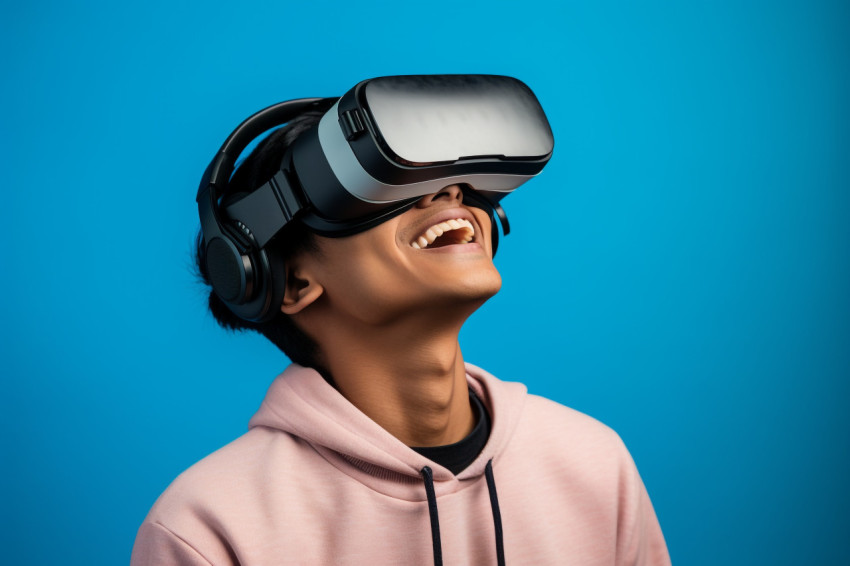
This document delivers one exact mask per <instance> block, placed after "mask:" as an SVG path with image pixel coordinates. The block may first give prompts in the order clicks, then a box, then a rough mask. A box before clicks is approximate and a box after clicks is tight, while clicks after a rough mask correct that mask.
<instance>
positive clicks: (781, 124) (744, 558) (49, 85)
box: [0, 0, 850, 565]
mask: <svg viewBox="0 0 850 566" xmlns="http://www.w3.org/2000/svg"><path fill="white" fill-rule="evenodd" d="M72 4H73V5H72ZM848 12H850V8H848V4H847V3H846V2H837V1H836V2H828V1H807V2H802V1H801V2H786V1H770V2H768V1H764V2H756V1H752V0H718V1H714V2H707V1H694V2H660V1H653V2H640V3H639V2H622V3H616V2H607V1H603V2H586V3H576V2H535V1H529V2H522V3H498V2H466V3H456V2H430V3H428V4H414V3H403V2H385V3H367V2H363V3H354V2H347V3H339V4H333V3H323V4H318V3H316V4H314V5H312V6H310V7H308V3H307V2H303V3H301V4H299V5H295V4H293V3H291V2H269V3H265V4H261V3H247V4H245V5H244V6H239V5H238V4H236V3H224V2H203V3H201V2H198V3H187V2H180V1H176V0H175V1H171V2H158V1H151V2H147V3H144V4H141V5H118V3H113V2H93V1H87V2H82V3H70V2H69V3H58V2H32V3H24V2H20V3H16V4H14V5H12V4H11V3H7V5H6V6H4V18H3V21H2V23H0V52H2V53H3V56H2V62H0V71H2V72H0V98H2V103H3V111H2V112H1V113H0V132H2V138H0V140H2V146H0V156H2V157H0V160H2V166H3V167H2V169H3V172H4V183H3V201H4V202H3V207H2V218H3V220H2V231H3V245H2V249H0V254H2V266H3V276H2V283H0V284H2V292H3V300H2V302H0V314H2V321H3V324H2V329H1V330H0V333H1V334H0V353H1V354H2V360H1V361H2V369H0V371H2V376H3V377H2V414H0V424H2V426H3V428H4V430H5V431H6V432H5V434H4V435H3V436H2V440H0V442H2V445H0V450H2V467H0V473H2V481H3V489H2V502H0V508H2V513H0V521H2V525H0V537H2V545H0V548H2V549H3V562H4V563H6V564H87V565H94V564H121V563H126V562H127V561H128V560H129V555H130V550H131V547H132V543H133V539H134V536H135V532H136V529H137V528H138V526H139V524H140V523H141V521H142V519H143V518H144V516H145V514H146V513H147V511H148V509H149V508H150V506H151V505H152V504H153V502H154V500H155V499H156V497H157V496H158V495H159V493H160V492H161V491H162V490H163V489H164V488H165V487H166V486H167V485H168V483H169V482H170V481H171V480H172V479H173V478H174V477H175V476H176V475H177V474H178V473H179V472H180V471H181V470H183V469H185V468H186V467H188V466H189V465H191V464H192V463H193V462H195V461H197V460H198V459H200V458H201V457H203V456H204V455H206V454H208V453H209V452H211V451H213V450H214V449H216V448H218V447H219V446H221V445H223V444H225V443H226V442H228V441H229V440H231V439H233V438H234V437H236V436H238V435H239V434H241V433H242V432H244V431H245V430H246V426H247V421H248V418H249V417H250V416H251V414H252V413H253V412H254V410H255V409H256V408H257V407H258V405H259V402H260V400H261V398H262V396H263V394H264V392H265V389H266V387H267V385H268V384H269V383H270V381H271V380H272V378H273V377H274V376H275V375H276V374H277V373H278V372H279V371H280V370H282V369H283V367H284V366H285V364H286V360H285V359H283V358H282V356H281V355H279V354H278V353H277V351H276V350H275V349H274V348H273V346H271V345H269V344H267V343H265V341H264V340H263V339H262V338H259V337H256V336H253V335H244V336H242V335H228V334H227V333H225V332H224V331H222V330H220V329H218V328H217V327H216V326H215V324H214V323H213V321H212V320H211V318H210V316H209V315H208V314H206V312H205V298H204V291H203V289H202V288H201V287H200V286H199V285H198V284H197V282H196V281H195V280H194V278H193V275H192V273H191V269H190V263H191V257H190V244H191V241H192V238H193V235H194V233H195V231H196V229H197V224H198V222H197V216H196V208H195V204H194V193H195V190H196V188H197V183H198V180H199V178H200V175H201V173H202V171H203V169H204V167H205V166H206V165H207V163H208V162H209V160H210V159H211V157H212V155H213V154H214V152H215V150H216V149H217V148H218V146H219V144H220V143H221V142H222V141H223V139H224V137H226V136H227V134H228V133H229V132H230V131H231V130H232V128H233V127H235V125H236V124H237V123H238V122H239V121H241V120H242V119H243V118H245V117H246V116H247V115H248V114H250V113H252V112H253V111H255V110H257V109H259V108H262V107H264V106H266V105H268V104H271V103H274V102H277V101H280V100H285V99H289V98H297V97H303V96H333V95H338V94H340V93H342V92H344V91H345V90H346V89H348V88H349V87H350V86H352V85H353V84H354V83H356V82H357V81H359V80H361V79H363V78H367V77H372V76H378V75H388V74H410V73H468V72H475V73H495V74H507V75H514V76H517V77H519V78H521V79H522V80H524V81H525V82H527V83H528V84H529V85H530V86H531V87H532V88H533V89H534V91H535V92H536V93H537V95H538V97H539V98H540V100H541V102H542V104H543V106H544V108H545V109H546V111H547V113H548V114H549V117H550V120H551V123H552V127H553V130H554V132H555V137H556V150H555V155H554V158H553V160H552V162H551V163H550V165H549V166H548V167H547V169H546V170H545V171H544V173H543V175H542V176H541V177H540V178H538V179H536V180H534V181H532V182H530V183H529V184H528V185H526V186H525V187H523V189H522V190H520V191H518V192H517V193H515V194H513V195H511V196H510V197H509V198H507V199H506V200H505V206H506V209H507V211H508V214H509V216H510V219H511V221H512V223H513V227H514V233H512V234H511V236H509V237H508V238H507V239H506V240H505V241H504V242H503V247H502V248H501V249H500V253H499V257H498V258H497V260H496V261H497V264H498V266H499V268H500V270H501V272H502V275H503V278H504V280H505V283H504V287H503V289H502V291H501V293H500V294H499V295H498V296H497V297H496V298H494V299H493V300H492V301H491V302H489V303H488V304H487V305H485V307H484V308H483V309H482V310H481V311H480V312H479V313H477V314H476V315H475V316H474V317H473V319H471V320H470V322H469V324H468V326H467V327H466V328H465V330H464V333H463V335H462V346H463V348H464V353H465V357H466V359H467V360H469V361H472V362H475V363H478V364H481V365H483V366H485V367H486V368H487V369H489V370H490V371H491V372H493V373H495V374H496V375H498V376H500V377H502V378H503V379H508V380H521V381H524V382H525V383H527V384H528V386H529V388H530V390H531V391H532V392H534V393H538V394H541V395H545V396H548V397H551V398H554V399H556V400H558V401H560V402H562V403H565V404H568V405H570V406H572V407H575V408H577V409H579V410H581V411H584V412H586V413H589V414H591V415H593V416H595V417H596V418H598V419H600V420H601V421H603V422H605V423H607V424H609V425H610V426H612V427H614V428H615V429H616V430H617V431H618V432H619V433H620V435H621V436H622V437H623V438H624V439H625V441H626V443H627V445H628V446H629V447H630V449H631V451H632V454H633V456H634V458H635V460H636V461H637V464H638V467H639V469H640V470H641V473H642V476H643V478H644V481H645V483H646V485H647V486H648V489H649V492H650V495H651V496H652V499H653V502H654V504H655V507H656V511H657V514H658V517H659V519H660V521H661V524H662V527H663V529H664V532H665V535H666V538H667V542H668V545H669V548H670V552H671V554H672V557H673V559H674V561H675V562H676V563H678V564H690V565H715V564H772V565H779V564H839V563H841V564H848V563H850V546H848V545H847V533H848V532H850V520H848V514H847V509H848V508H850V490H848V488H847V484H846V482H847V478H848V477H850V458H848V456H850V455H849V454H848V451H850V440H849V439H848V432H850V417H848V411H847V410H846V408H845V406H846V405H847V402H848V400H850V390H849V389H850V388H848V377H850V293H848V289H850V120H849V119H848V118H850V116H848V109H849V108H850V107H849V106H848V100H850V81H848V78H849V75H848V72H849V71H850V57H848V55H850V46H848V43H850V39H848V38H850V29H848V27H850V26H848V24H850V13H848Z"/></svg>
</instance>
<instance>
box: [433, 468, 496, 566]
mask: <svg viewBox="0 0 850 566" xmlns="http://www.w3.org/2000/svg"><path fill="white" fill-rule="evenodd" d="M421 474H422V478H423V479H424V480H425V495H426V496H427V497H428V515H429V516H430V518H431V543H432V545H433V548H434V566H443V547H442V543H441V542H440V518H439V517H438V516H437V493H436V492H435V491H434V473H433V472H432V471H431V468H430V467H428V466H425V467H424V468H422V470H421ZM484 475H485V476H486V478H487V491H488V493H489V494H490V510H491V511H492V513H493V527H494V528H495V531H496V562H497V564H498V566H505V546H504V540H503V537H502V513H501V511H500V510H499V497H498V495H496V479H495V478H494V477H493V460H492V459H490V460H488V461H487V467H485V468H484Z"/></svg>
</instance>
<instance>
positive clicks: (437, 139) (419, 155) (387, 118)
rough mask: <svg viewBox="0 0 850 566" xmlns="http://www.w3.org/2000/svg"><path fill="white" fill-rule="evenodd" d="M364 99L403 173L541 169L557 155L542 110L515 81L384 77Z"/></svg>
mask: <svg viewBox="0 0 850 566" xmlns="http://www.w3.org/2000/svg"><path fill="white" fill-rule="evenodd" d="M360 99H361V100H360V102H361V104H363V106H364V107H365V108H366V109H367V112H368V114H369V116H370V118H371V119H372V125H373V127H374V128H375V134H376V137H377V138H378V141H379V142H380V143H381V145H382V146H383V149H384V150H385V151H386V152H387V154H388V157H390V158H392V159H393V160H394V161H396V162H398V163H400V164H403V165H412V166H422V165H434V164H441V163H454V162H457V161H463V160H475V159H481V158H493V159H507V160H533V161H536V160H539V159H541V158H543V157H546V156H548V155H549V154H551V153H552V147H553V145H554V138H553V136H552V131H551V129H550V127H549V122H548V121H547V120H546V115H545V114H544V113H543V109H542V108H541V107H540V103H539V102H538V101H537V98H536V97H535V96H534V94H533V93H532V92H531V90H530V89H529V88H528V87H527V86H526V85H525V84H523V83H522V82H520V81H518V80H517V79H514V78H511V77H502V76H493V75H434V76H401V77H381V78H377V79H373V80H371V81H368V82H367V83H366V84H365V85H364V86H363V88H362V89H361V96H360Z"/></svg>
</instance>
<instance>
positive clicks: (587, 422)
mask: <svg viewBox="0 0 850 566" xmlns="http://www.w3.org/2000/svg"><path fill="white" fill-rule="evenodd" d="M511 445H512V447H514V449H515V450H516V449H518V450H519V451H521V453H522V456H523V458H525V459H528V460H531V461H536V462H538V463H540V464H541V465H543V466H544V467H548V468H550V469H553V470H560V471H564V472H569V473H570V476H571V477H572V478H573V479H574V480H575V481H580V482H585V484H586V486H587V487H590V486H593V485H597V486H605V487H604V488H605V489H610V488H611V486H612V484H613V485H615V486H618V488H623V487H625V486H624V485H623V484H624V482H625V483H628V482H632V481H634V478H636V477H637V470H636V468H635V465H634V461H633V460H632V457H631V454H629V451H628V449H627V448H626V445H625V444H624V443H623V440H622V439H621V438H620V435H619V434H617V432H616V431H614V430H613V429H612V428H611V427H609V426H607V425H605V424H604V423H602V422H600V421H599V420H597V419H595V418H593V417H591V416H589V415H586V414H584V413H582V412H580V411H577V410H575V409H572V408H570V407H567V406H564V405H561V404H560V403H557V402H555V401H552V400H550V399H546V398H543V397H539V396H537V395H528V396H527V399H526V403H525V407H524V410H523V414H522V417H521V418H520V421H519V423H518V425H517V427H516V430H515V433H514V438H513V439H512V441H511Z"/></svg>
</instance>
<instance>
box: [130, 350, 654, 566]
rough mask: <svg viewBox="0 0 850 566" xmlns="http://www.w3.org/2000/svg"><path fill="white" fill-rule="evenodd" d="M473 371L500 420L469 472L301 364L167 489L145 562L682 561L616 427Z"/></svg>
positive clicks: (473, 380)
mask: <svg viewBox="0 0 850 566" xmlns="http://www.w3.org/2000/svg"><path fill="white" fill-rule="evenodd" d="M467 372H468V373H467V379H468V381H469V386H470V387H471V388H472V389H473V390H474V391H475V392H476V393H477V394H478V397H479V398H480V399H481V400H482V402H483V403H484V405H485V407H486V408H487V410H488V412H489V414H490V415H491V417H492V425H491V427H492V428H491V432H490V438H489V440H488V442H487V444H486V446H485V447H484V450H483V452H482V453H481V454H480V455H479V456H478V458H476V459H475V461H474V462H473V463H472V464H471V465H470V466H469V467H467V468H466V469H465V470H464V471H463V472H461V473H460V474H459V475H457V476H455V475H453V474H452V473H451V472H450V471H448V470H447V469H445V468H443V467H442V466H440V465H438V464H435V463H434V462H431V461H430V460H428V459H427V458H425V457H424V456H421V455H419V454H418V453H417V452H415V451H413V450H412V449H410V448H408V447H407V446H405V445H404V444H402V442H401V441H399V440H398V439H396V438H395V437H394V436H392V435H391V434H390V433H388V432H387V431H385V430H384V429H382V428H381V427H380V426H378V425H377V424H376V423H375V422H374V421H372V420H371V419H369V417H367V416H366V415H364V414H363V413H361V412H360V411H359V410H357V409H356V408H355V407H354V406H353V405H351V404H350V403H349V402H348V401H347V400H346V399H345V398H344V397H342V396H341V395H340V394H339V393H338V392H337V391H336V390H335V389H334V388H333V387H331V386H330V385H328V384H327V383H326V382H325V381H324V379H322V377H321V376H320V375H319V374H318V373H316V372H315V371H313V370H310V369H306V368H303V367H300V366H296V365H293V366H290V367H289V368H288V369H287V370H286V371H285V372H284V373H283V374H281V375H280V376H279V377H278V378H277V379H276V380H275V381H274V382H273V383H272V385H271V387H270V388H269V391H268V394H267V395H266V398H265V400H264V401H263V404H262V406H261V407H260V410H259V411H258V412H257V414H256V415H254V418H253V419H251V422H250V430H249V431H248V433H247V434H245V435H244V436H242V437H240V438H238V439H237V440H235V441H234V442H232V443H230V444H228V445H227V446H225V447H224V448H222V449H220V450H218V451H217V452H215V453H213V454H211V455H210V456H208V457H207V458H204V459H203V460H201V461H200V462H198V463H197V464H195V465H194V466H192V467H191V468H189V470H187V471H186V472H184V473H183V474H181V475H180V477H178V478H177V479H176V480H175V481H174V483H172V484H171V486H169V488H168V489H167V490H166V491H165V493H164V494H163V495H162V496H161V497H160V498H159V500H157V502H156V504H155V505H154V506H153V509H151V511H150V513H149V514H148V516H147V518H146V519H145V522H144V523H143V524H142V526H141V528H140V529H139V534H138V537H137V538H136V544H135V547H134V548H133V557H132V565H133V566H142V565H147V564H150V565H153V564H156V565H162V564H198V565H201V564H203V565H209V564H215V565H222V566H223V565H227V564H240V565H246V566H247V565H264V566H271V565H280V564H345V565H349V564H351V565H353V564H358V565H373V564H435V563H439V562H438V560H439V559H440V553H441V554H442V561H443V563H445V564H447V565H450V564H458V565H468V564H497V563H507V564H523V565H542V564H577V565H579V564H580V565H582V566H589V565H596V564H599V565H602V564H605V565H609V566H610V565H625V564H642V565H643V564H646V565H663V564H669V563H670V558H669V556H668V554H667V548H666V546H665V543H664V538H663V536H662V534H661V529H660V528H659V526H658V521H657V519H656V518H655V513H654V511H653V509H652V504H651V503H650V501H649V497H648V496H647V493H646V489H645V488H644V486H643V483H642V482H641V479H640V476H638V472H637V469H636V468H635V465H634V463H633V462H632V459H631V457H630V456H629V453H628V451H627V450H626V448H625V446H624V445H623V443H622V441H621V440H620V438H619V437H618V436H617V434H616V433H615V432H614V431H612V430H611V429H609V428H608V427H606V426H605V425H602V424H601V423H599V422H598V421H596V420H594V419H592V418H590V417H588V416H585V415H583V414H581V413H578V412H576V411H573V410H572V409H568V408H566V407H563V406H561V405H558V404H556V403H554V402H552V401H548V400H546V399H543V398H540V397H536V396H533V395H528V394H527V393H526V389H525V386H523V385H521V384H518V383H507V382H502V381H499V380H497V379H496V378H495V377H493V376H491V375H489V374H488V373H486V372H484V371H483V370H481V369H479V368H476V367H474V366H472V365H467ZM489 462H492V463H491V465H490V466H488V463H489ZM425 467H428V468H430V469H431V470H432V475H433V483H432V485H433V493H434V494H435V495H436V497H435V498H429V496H428V493H427V491H429V490H430V485H429V483H430V482H428V481H427V479H426V478H425V476H427V475H428V474H427V472H426V473H423V468H425ZM488 467H490V470H491V471H490V472H489V473H485V471H486V468H488ZM488 476H489V477H488ZM488 479H491V480H492V481H490V482H488ZM488 483H491V484H492V485H491V486H489V487H488ZM426 487H427V488H428V489H426ZM429 499H430V501H429ZM429 507H430V508H431V511H432V512H430V513H429ZM499 527H501V529H499ZM502 553H503V555H502ZM497 555H502V556H497Z"/></svg>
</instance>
